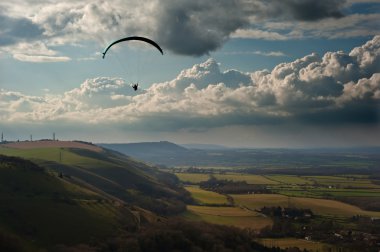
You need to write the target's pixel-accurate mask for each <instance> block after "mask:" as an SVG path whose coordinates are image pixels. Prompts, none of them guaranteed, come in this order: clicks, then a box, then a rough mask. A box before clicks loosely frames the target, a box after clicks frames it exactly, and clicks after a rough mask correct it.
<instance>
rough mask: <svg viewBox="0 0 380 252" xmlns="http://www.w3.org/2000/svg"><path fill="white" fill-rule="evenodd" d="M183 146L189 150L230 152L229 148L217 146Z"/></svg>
mask: <svg viewBox="0 0 380 252" xmlns="http://www.w3.org/2000/svg"><path fill="white" fill-rule="evenodd" d="M181 146H183V147H185V148H187V149H198V150H228V149H231V148H229V147H226V146H223V145H217V144H181Z"/></svg>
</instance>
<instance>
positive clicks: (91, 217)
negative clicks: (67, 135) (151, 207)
mask: <svg viewBox="0 0 380 252" xmlns="http://www.w3.org/2000/svg"><path fill="white" fill-rule="evenodd" d="M124 225H125V226H130V227H131V228H136V227H137V225H138V220H137V217H136V216H135V214H134V213H132V212H131V211H130V210H129V209H128V208H126V207H124V206H122V205H120V204H114V202H112V201H109V200H107V199H106V198H104V197H103V196H102V195H100V194H98V193H97V192H95V191H92V190H90V189H86V188H83V187H81V186H78V185H76V184H75V183H71V181H70V180H69V179H65V178H60V177H58V176H56V175H53V174H49V173H47V172H46V171H45V170H44V169H43V168H41V167H39V166H37V165H35V164H34V163H32V162H29V161H27V160H23V159H19V158H12V157H6V156H0V237H4V235H5V234H6V236H7V237H8V238H7V239H5V241H7V242H8V243H11V244H12V243H13V245H12V246H18V247H19V248H18V249H20V248H24V249H25V250H33V249H34V248H38V247H41V246H42V247H48V248H49V247H50V248H51V247H54V246H56V245H58V244H66V245H74V244H78V243H89V242H91V241H92V240H94V239H104V238H105V237H108V236H111V235H112V234H115V233H116V231H117V230H118V229H119V228H120V226H124ZM9 237H13V238H12V239H13V240H12V239H9ZM4 244H5V245H4ZM1 246H6V242H4V241H3V243H2V245H0V249H1V248H2V247H1ZM9 246H11V245H9ZM8 249H9V248H8ZM3 251H4V250H3Z"/></svg>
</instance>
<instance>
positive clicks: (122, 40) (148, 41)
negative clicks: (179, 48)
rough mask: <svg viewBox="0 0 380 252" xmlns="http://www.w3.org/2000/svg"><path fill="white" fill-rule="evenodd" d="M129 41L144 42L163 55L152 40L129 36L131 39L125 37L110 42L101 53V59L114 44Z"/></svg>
mask: <svg viewBox="0 0 380 252" xmlns="http://www.w3.org/2000/svg"><path fill="white" fill-rule="evenodd" d="M130 40H137V41H143V42H146V43H148V44H151V45H152V46H154V47H156V48H157V50H159V51H160V53H161V54H162V55H164V51H162V49H161V47H160V46H159V45H158V44H157V43H156V42H154V41H153V40H151V39H148V38H145V37H139V36H131V37H126V38H122V39H119V40H116V41H115V42H112V43H111V44H110V45H109V46H108V47H107V48H106V49H105V50H104V52H103V59H104V58H105V57H106V53H107V51H108V50H109V49H110V48H111V47H112V46H113V45H115V44H118V43H120V42H124V41H130Z"/></svg>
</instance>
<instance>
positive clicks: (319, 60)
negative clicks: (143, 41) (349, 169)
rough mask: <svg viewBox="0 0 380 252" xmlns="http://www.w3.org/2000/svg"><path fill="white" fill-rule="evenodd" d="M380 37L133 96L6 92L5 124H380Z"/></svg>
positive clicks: (192, 71)
mask: <svg viewBox="0 0 380 252" xmlns="http://www.w3.org/2000/svg"><path fill="white" fill-rule="evenodd" d="M379 46H380V36H376V37H374V38H373V39H372V40H370V41H368V42H367V43H366V44H364V45H363V46H360V47H357V48H354V49H353V50H352V51H351V52H350V53H349V54H345V53H343V52H341V51H338V52H328V53H326V54H325V55H323V56H322V57H321V56H318V55H317V54H314V53H313V54H310V55H307V56H305V57H303V58H300V59H297V60H295V61H293V62H289V63H282V64H279V65H277V66H276V67H275V68H274V69H273V70H272V71H268V70H263V71H256V72H252V73H242V72H240V71H238V70H228V71H221V70H220V67H219V64H218V63H217V62H216V61H215V60H213V59H209V60H207V61H206V62H204V63H200V64H196V65H194V66H193V67H191V68H189V69H185V70H183V71H181V72H180V73H179V75H178V76H177V77H176V78H175V79H173V80H171V81H168V82H163V83H155V84H153V85H152V86H151V87H149V88H147V89H146V90H139V91H138V92H135V91H133V89H132V88H131V87H129V85H127V84H126V83H125V82H124V81H123V80H122V79H119V78H109V77H99V78H94V79H88V80H86V81H85V82H84V83H83V84H81V85H80V87H78V88H75V89H72V90H70V91H67V92H65V93H63V94H62V95H52V94H45V95H44V96H42V97H34V96H27V95H24V94H21V93H17V92H10V91H6V90H1V91H0V101H1V102H0V117H1V119H2V121H5V122H13V123H14V122H23V121H24V122H29V123H30V122H36V123H39V122H60V121H62V120H64V121H66V122H80V123H82V124H93V125H106V124H109V123H113V124H116V125H120V126H121V127H122V125H128V127H144V128H147V129H149V128H155V129H157V130H165V129H168V128H170V129H175V130H180V129H183V128H193V129H195V128H207V127H220V126H228V125H241V124H244V125H247V124H248V125H256V124H262V123H266V124H271V123H273V122H276V123H278V122H286V121H293V120H297V121H301V122H302V121H304V122H309V121H312V122H314V123H318V122H323V123H327V124H328V123H329V122H333V121H334V123H336V121H337V120H338V119H339V120H341V123H356V122H363V121H365V122H367V123H371V124H377V123H379V121H380V118H379V115H378V113H377V112H376V111H378V108H379V106H380V69H379V64H378V63H379V59H380V50H379Z"/></svg>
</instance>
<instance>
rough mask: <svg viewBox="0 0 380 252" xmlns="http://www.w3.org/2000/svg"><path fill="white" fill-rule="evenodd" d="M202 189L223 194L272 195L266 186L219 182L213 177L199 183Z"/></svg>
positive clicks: (242, 182) (243, 182) (229, 181)
mask: <svg viewBox="0 0 380 252" xmlns="http://www.w3.org/2000/svg"><path fill="white" fill-rule="evenodd" d="M199 186H200V188H202V189H204V190H209V191H214V192H217V193H221V194H247V193H271V191H270V190H269V189H267V188H266V186H264V185H251V184H247V182H245V181H232V180H226V179H223V180H218V179H217V178H215V177H214V176H211V177H210V179H209V180H207V181H203V182H200V183H199Z"/></svg>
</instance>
